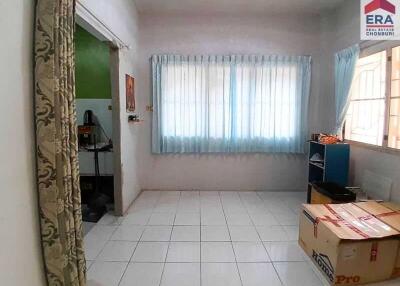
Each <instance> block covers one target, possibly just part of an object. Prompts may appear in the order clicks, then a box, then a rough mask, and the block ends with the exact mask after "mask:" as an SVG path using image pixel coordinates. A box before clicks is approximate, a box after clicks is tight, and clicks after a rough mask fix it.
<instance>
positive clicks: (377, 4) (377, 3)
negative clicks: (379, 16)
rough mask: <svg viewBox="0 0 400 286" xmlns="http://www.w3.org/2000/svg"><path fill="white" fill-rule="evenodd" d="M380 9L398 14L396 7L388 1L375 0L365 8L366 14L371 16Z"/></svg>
mask: <svg viewBox="0 0 400 286" xmlns="http://www.w3.org/2000/svg"><path fill="white" fill-rule="evenodd" d="M378 9H382V10H385V11H387V12H389V13H392V14H396V6H394V5H393V4H392V3H390V2H389V1H388V0H373V1H372V2H371V3H369V4H367V6H365V14H369V13H371V12H374V11H376V10H378Z"/></svg>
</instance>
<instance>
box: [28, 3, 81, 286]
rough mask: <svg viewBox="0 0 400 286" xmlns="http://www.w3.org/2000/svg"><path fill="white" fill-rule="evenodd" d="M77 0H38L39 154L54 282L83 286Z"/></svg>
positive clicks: (46, 252) (44, 231) (46, 249)
mask: <svg viewBox="0 0 400 286" xmlns="http://www.w3.org/2000/svg"><path fill="white" fill-rule="evenodd" d="M74 7H75V1H74V0H37V1H36V19H35V21H36V23H35V116H36V117H35V121H36V140H37V143H36V157H37V169H38V170H37V183H38V192H39V209H40V221H41V236H42V248H43V256H44V263H45V271H46V278H47V284H48V285H57V286H58V285H68V286H78V285H79V286H83V285H85V283H86V277H85V273H86V266H85V257H84V248H83V239H82V238H83V234H82V215H81V198H80V189H79V170H78V146H77V142H78V141H77V134H76V131H77V128H76V127H77V125H76V110H75V66H74V64H75V56H74V40H73V39H74V25H75V19H74V13H75V11H74Z"/></svg>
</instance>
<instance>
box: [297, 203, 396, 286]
mask: <svg viewBox="0 0 400 286" xmlns="http://www.w3.org/2000/svg"><path fill="white" fill-rule="evenodd" d="M399 235H400V233H399V232H398V231H397V230H395V229H393V228H392V227H390V226H388V225H387V224H385V223H384V222H382V221H380V220H379V219H377V218H376V217H374V216H373V215H371V214H369V213H368V212H366V211H365V210H363V209H361V208H360V207H358V206H356V205H354V204H339V205H304V206H303V212H302V214H301V216H300V236H299V244H300V246H301V247H302V248H303V249H304V251H305V252H306V253H307V254H308V255H309V256H310V258H311V260H312V261H313V262H314V264H316V266H317V267H318V268H319V269H320V270H321V271H322V273H324V274H325V276H326V278H327V279H328V281H329V282H330V284H331V285H358V284H364V283H370V282H377V281H383V280H386V279H389V278H391V277H392V273H393V269H394V266H395V263H396V258H397V250H398V249H399V240H398V238H399ZM394 249H395V251H393V250H394Z"/></svg>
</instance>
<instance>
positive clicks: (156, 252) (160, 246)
mask: <svg viewBox="0 0 400 286" xmlns="http://www.w3.org/2000/svg"><path fill="white" fill-rule="evenodd" d="M167 251H168V242H139V243H138V245H137V247H136V250H135V252H134V253H133V256H132V259H131V261H132V262H165V258H166V256H167Z"/></svg>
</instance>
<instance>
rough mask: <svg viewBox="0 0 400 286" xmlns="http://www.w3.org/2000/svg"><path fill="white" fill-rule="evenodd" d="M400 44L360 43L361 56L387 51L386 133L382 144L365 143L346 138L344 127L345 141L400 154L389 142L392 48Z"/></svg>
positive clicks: (397, 42)
mask: <svg viewBox="0 0 400 286" xmlns="http://www.w3.org/2000/svg"><path fill="white" fill-rule="evenodd" d="M399 46H400V41H379V42H376V41H364V42H362V43H361V44H360V49H361V50H360V56H359V58H360V59H361V58H365V57H368V56H371V55H373V54H376V53H379V52H383V51H386V57H387V59H386V84H385V120H384V127H383V130H384V135H383V141H382V146H379V145H375V144H369V143H364V142H360V141H354V140H351V139H346V138H345V128H346V125H345V126H344V129H343V138H344V141H345V142H347V143H350V144H352V145H354V146H358V147H364V148H367V149H371V150H374V151H379V152H384V153H390V154H395V155H399V156H400V149H396V148H391V147H389V146H388V144H389V125H390V100H391V91H392V49H393V48H395V47H399Z"/></svg>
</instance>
